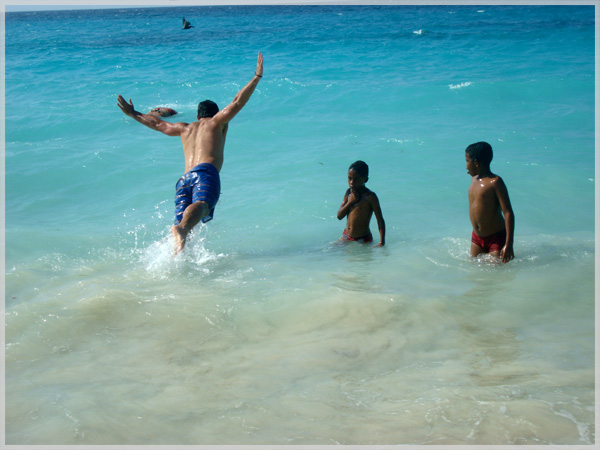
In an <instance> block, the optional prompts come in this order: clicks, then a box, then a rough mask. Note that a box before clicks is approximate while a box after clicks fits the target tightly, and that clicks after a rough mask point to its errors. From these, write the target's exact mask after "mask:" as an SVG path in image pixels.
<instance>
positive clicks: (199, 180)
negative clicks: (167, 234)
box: [175, 163, 221, 225]
mask: <svg viewBox="0 0 600 450" xmlns="http://www.w3.org/2000/svg"><path fill="white" fill-rule="evenodd" d="M175 189H176V193H175V225H179V222H181V218H182V217H183V211H185V209H186V208H187V207H188V206H190V205H191V204H192V203H195V202H200V201H202V202H206V203H208V206H209V207H210V213H209V214H208V216H206V217H205V218H204V219H202V222H203V223H206V222H208V221H209V220H212V218H213V215H214V213H215V206H216V204H217V202H218V201H219V196H220V195H221V178H220V177H219V171H218V170H217V168H216V167H215V166H213V165H212V164H208V163H204V164H199V165H197V166H196V167H194V168H193V169H192V170H190V171H189V172H186V173H185V174H184V175H183V176H182V177H181V178H180V179H179V181H178V182H177V184H176V185H175Z"/></svg>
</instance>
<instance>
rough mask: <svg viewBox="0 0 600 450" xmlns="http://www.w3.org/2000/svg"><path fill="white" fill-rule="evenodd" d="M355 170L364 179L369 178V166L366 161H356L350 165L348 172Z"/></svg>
mask: <svg viewBox="0 0 600 450" xmlns="http://www.w3.org/2000/svg"><path fill="white" fill-rule="evenodd" d="M350 170H354V171H355V172H356V173H357V174H359V175H360V176H361V177H363V178H367V177H368V176H369V166H367V163H366V162H364V161H355V162H353V163H352V164H350V167H349V168H348V171H350Z"/></svg>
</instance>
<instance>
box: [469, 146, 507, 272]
mask: <svg viewBox="0 0 600 450" xmlns="http://www.w3.org/2000/svg"><path fill="white" fill-rule="evenodd" d="M492 158H493V152H492V146H491V145H490V144H488V143H487V142H477V143H475V144H471V145H469V146H468V147H467V149H466V150H465V160H466V161H467V172H468V173H469V175H471V177H473V178H472V180H471V187H469V217H470V218H471V224H472V225H473V233H472V234H471V256H472V257H476V256H479V255H480V254H482V253H490V254H492V255H494V256H496V257H498V258H500V259H501V260H502V262H503V263H507V262H509V261H510V260H512V259H513V258H514V257H515V255H514V251H513V236H514V233H515V215H514V213H513V210H512V206H511V204H510V199H509V197H508V190H507V189H506V185H505V184H504V181H502V178H500V177H499V176H498V175H495V174H493V173H492V172H491V169H490V163H491V162H492Z"/></svg>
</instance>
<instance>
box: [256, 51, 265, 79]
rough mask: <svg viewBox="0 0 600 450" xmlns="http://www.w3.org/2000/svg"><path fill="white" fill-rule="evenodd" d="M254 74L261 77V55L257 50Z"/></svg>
mask: <svg viewBox="0 0 600 450" xmlns="http://www.w3.org/2000/svg"><path fill="white" fill-rule="evenodd" d="M256 75H258V76H259V77H262V75H263V55H262V53H261V52H258V60H257V61H256Z"/></svg>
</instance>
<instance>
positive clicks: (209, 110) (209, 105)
mask: <svg viewBox="0 0 600 450" xmlns="http://www.w3.org/2000/svg"><path fill="white" fill-rule="evenodd" d="M218 112H219V107H218V106H217V104H216V103H215V102H213V101H212V100H204V101H203V102H200V103H199V104H198V117H199V118H200V119H202V118H204V117H213V116H214V115H215V114H216V113H218Z"/></svg>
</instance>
